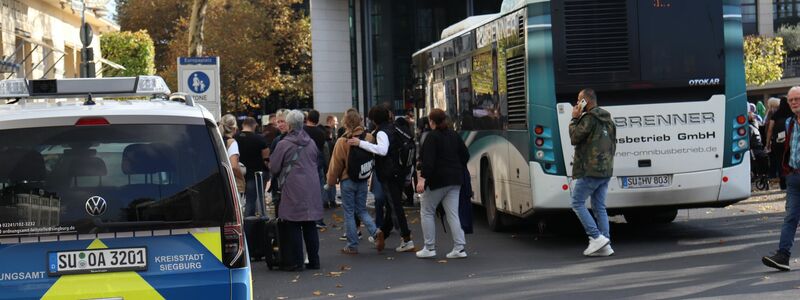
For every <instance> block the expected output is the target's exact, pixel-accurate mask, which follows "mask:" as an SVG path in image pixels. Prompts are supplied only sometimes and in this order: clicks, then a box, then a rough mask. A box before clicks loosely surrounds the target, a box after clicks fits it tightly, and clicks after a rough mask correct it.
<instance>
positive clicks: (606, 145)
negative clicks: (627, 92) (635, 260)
mask: <svg viewBox="0 0 800 300" xmlns="http://www.w3.org/2000/svg"><path fill="white" fill-rule="evenodd" d="M569 138H570V142H571V143H572V145H573V146H575V156H574V157H573V163H572V177H573V178H574V179H575V185H574V186H573V189H572V210H573V211H575V214H576V215H577V216H578V219H579V220H580V221H581V224H583V228H584V230H585V231H586V234H587V235H588V236H589V246H588V247H587V248H586V250H584V251H583V255H586V256H610V255H612V254H614V250H612V249H611V240H610V238H611V235H610V232H609V226H608V214H607V213H606V204H605V202H606V192H607V191H608V182H609V181H610V180H611V176H612V174H613V172H614V153H615V151H616V141H617V129H616V127H615V126H614V122H613V120H612V119H611V114H609V113H608V112H607V111H605V110H604V109H602V108H600V107H598V106H597V96H596V94H595V92H594V90H592V89H584V90H582V91H581V92H580V93H579V94H578V105H576V106H575V107H574V108H573V109H572V120H570V123H569ZM589 196H591V198H592V212H593V213H594V218H592V214H590V213H589V210H588V209H587V208H586V199H587V198H589ZM595 219H596V220H595Z"/></svg>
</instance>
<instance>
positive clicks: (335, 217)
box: [331, 214, 344, 223]
mask: <svg viewBox="0 0 800 300" xmlns="http://www.w3.org/2000/svg"><path fill="white" fill-rule="evenodd" d="M331 218H333V221H334V222H337V223H342V222H344V218H342V217H340V216H339V215H337V214H333V215H331Z"/></svg>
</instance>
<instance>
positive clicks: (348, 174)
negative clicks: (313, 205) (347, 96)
mask: <svg viewBox="0 0 800 300" xmlns="http://www.w3.org/2000/svg"><path fill="white" fill-rule="evenodd" d="M361 119H362V118H361V115H360V114H359V113H358V112H357V111H355V110H348V112H347V113H346V114H345V116H344V127H345V132H344V134H343V135H342V136H341V137H339V139H338V140H337V141H336V145H335V146H334V147H333V154H332V155H331V162H330V167H329V168H328V174H327V176H326V178H327V180H326V184H325V189H326V190H327V189H330V188H331V187H333V186H335V185H336V184H337V183H339V184H340V185H341V189H342V207H343V208H344V228H345V234H346V235H347V246H345V247H344V248H342V250H341V252H342V253H344V254H358V226H357V225H356V220H355V217H356V216H357V217H358V218H359V219H360V220H361V222H362V223H364V225H365V226H366V227H367V231H368V232H369V235H370V236H371V237H373V239H375V237H376V236H377V233H378V231H379V230H380V229H378V227H377V226H375V222H374V221H373V220H372V217H371V216H370V215H369V212H367V179H368V178H369V175H370V173H371V170H372V166H373V165H374V160H371V161H365V162H363V163H362V165H363V166H365V167H366V168H362V165H350V163H351V161H350V160H349V158H350V157H351V156H350V153H351V151H362V154H363V156H362V157H372V154H371V153H369V152H367V151H365V150H363V149H361V148H358V147H353V146H350V145H349V144H348V143H347V140H348V139H350V138H358V139H360V140H364V141H367V142H370V143H374V141H375V138H374V137H373V136H372V135H371V134H369V133H367V132H366V129H364V126H363V124H362V123H361ZM351 168H355V169H352V170H351ZM353 175H358V176H357V178H353Z"/></svg>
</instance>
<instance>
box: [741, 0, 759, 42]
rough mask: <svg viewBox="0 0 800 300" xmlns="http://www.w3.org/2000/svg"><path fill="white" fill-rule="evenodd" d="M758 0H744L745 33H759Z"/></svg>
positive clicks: (743, 25) (743, 22) (743, 19)
mask: <svg viewBox="0 0 800 300" xmlns="http://www.w3.org/2000/svg"><path fill="white" fill-rule="evenodd" d="M756 7H757V6H756V0H742V29H743V31H744V34H745V35H755V34H758V12H757V8H756Z"/></svg>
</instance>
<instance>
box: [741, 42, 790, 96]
mask: <svg viewBox="0 0 800 300" xmlns="http://www.w3.org/2000/svg"><path fill="white" fill-rule="evenodd" d="M785 55H786V51H784V49H783V39H782V38H780V37H774V38H770V37H762V36H747V37H745V39H744V71H745V80H746V81H747V84H755V85H764V84H767V83H769V82H772V81H777V80H780V79H781V77H782V76H783V68H782V67H781V64H782V63H783V57H784V56H785Z"/></svg>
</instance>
